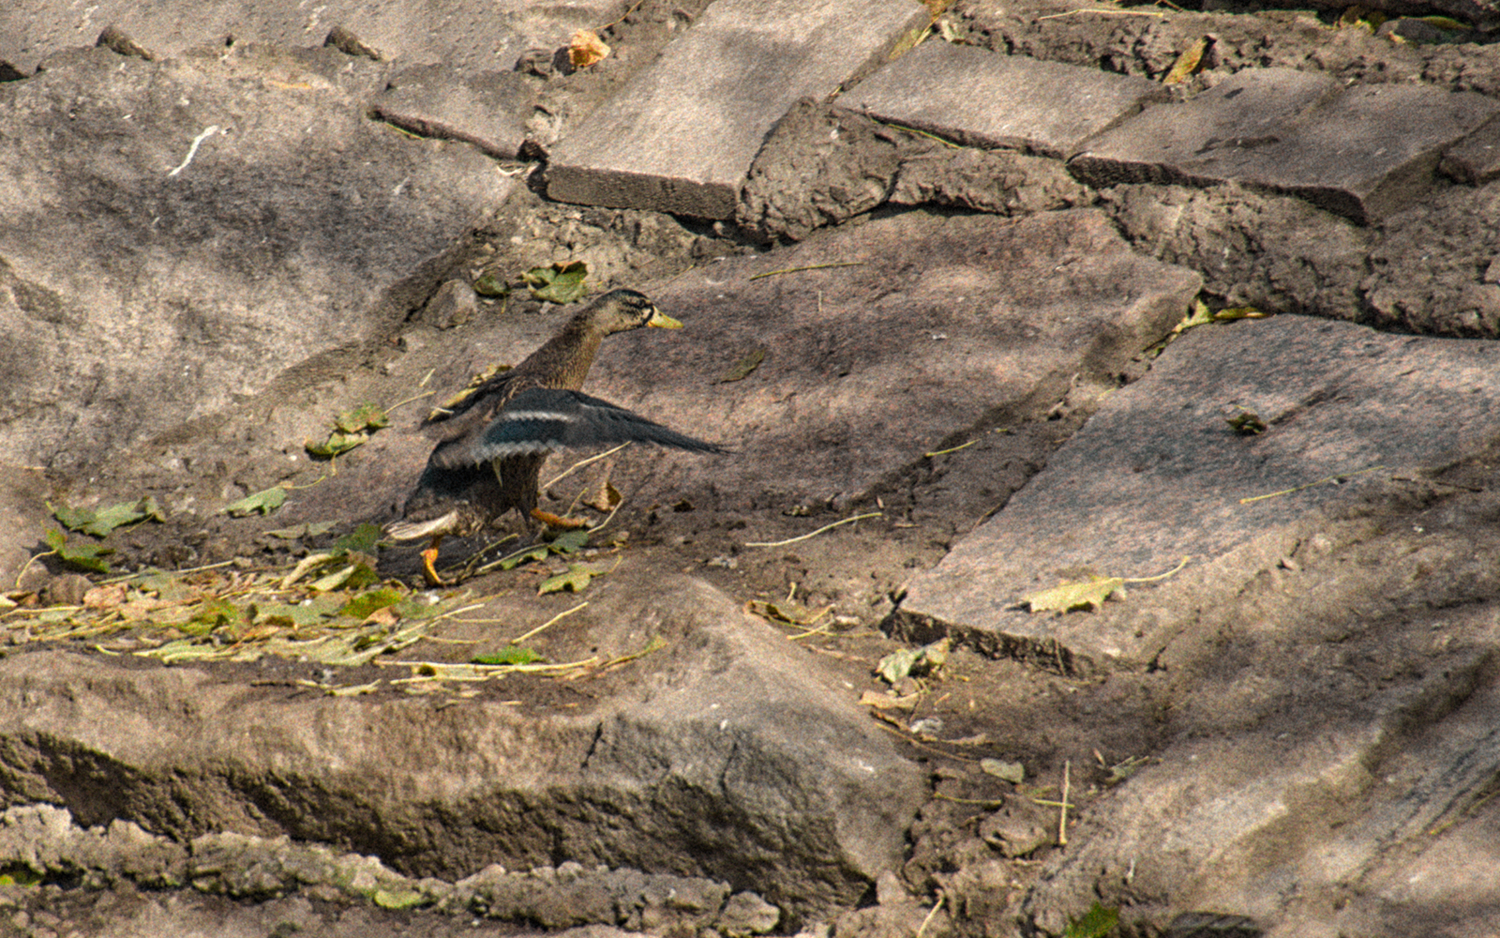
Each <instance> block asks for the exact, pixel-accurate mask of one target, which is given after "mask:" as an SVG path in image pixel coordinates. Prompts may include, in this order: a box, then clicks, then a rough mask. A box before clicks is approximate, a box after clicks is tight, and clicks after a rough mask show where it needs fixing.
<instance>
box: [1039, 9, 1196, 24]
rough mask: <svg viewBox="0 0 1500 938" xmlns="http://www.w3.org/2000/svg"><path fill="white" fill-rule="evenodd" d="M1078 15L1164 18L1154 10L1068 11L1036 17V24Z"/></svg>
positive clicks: (1163, 14)
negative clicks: (1093, 14) (1095, 14)
mask: <svg viewBox="0 0 1500 938" xmlns="http://www.w3.org/2000/svg"><path fill="white" fill-rule="evenodd" d="M1079 13H1097V14H1099V15H1100V16H1166V15H1167V14H1165V13H1158V12H1156V11H1155V10H1069V11H1068V12H1066V13H1048V14H1047V15H1046V16H1038V17H1037V22H1041V21H1042V20H1055V19H1060V18H1062V17H1064V16H1076V15H1077V14H1079Z"/></svg>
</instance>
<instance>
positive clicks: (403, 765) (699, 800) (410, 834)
mask: <svg viewBox="0 0 1500 938" xmlns="http://www.w3.org/2000/svg"><path fill="white" fill-rule="evenodd" d="M491 621H493V620H491ZM569 627H570V628H575V629H579V630H580V632H581V634H579V635H578V637H577V638H576V639H574V642H575V644H576V645H580V646H582V647H585V648H586V647H593V648H594V649H595V653H596V654H599V655H600V656H601V657H605V658H608V657H610V656H611V655H621V654H625V653H627V652H631V651H634V652H638V651H639V650H640V649H641V648H642V647H645V646H646V645H647V644H648V642H651V641H652V640H660V641H661V642H663V643H664V644H665V645H666V647H667V648H669V649H670V652H669V653H663V654H658V655H646V656H644V657H643V658H641V660H638V661H636V662H634V664H632V665H631V666H630V668H629V672H630V673H628V674H623V673H621V674H618V675H616V672H613V671H611V672H608V673H605V674H594V675H590V676H589V677H588V678H586V679H584V680H580V681H578V682H577V684H576V685H575V688H576V689H575V690H574V691H573V693H572V694H566V693H564V694H562V695H559V694H558V693H557V690H556V686H555V685H552V688H551V690H550V691H549V690H548V688H547V687H545V686H544V687H538V686H537V685H535V684H527V683H526V682H525V681H524V680H521V681H510V680H507V681H506V682H505V685H506V686H505V689H504V690H503V691H497V692H496V693H494V694H489V695H485V694H481V695H477V696H476V695H465V696H464V697H463V698H461V699H460V698H456V697H453V696H450V695H449V694H446V693H443V694H436V695H407V694H403V693H400V692H399V691H396V690H395V689H394V687H392V688H391V691H390V692H386V693H379V694H371V695H359V696H352V697H351V696H345V697H331V696H326V695H322V694H309V693H307V692H306V690H305V689H304V688H300V687H297V686H296V685H295V684H291V686H290V687H288V684H290V683H291V682H287V681H284V680H267V681H264V682H259V683H252V682H253V681H254V678H247V677H246V676H245V671H244V670H238V671H235V670H231V671H229V672H227V673H226V672H224V671H222V670H218V669H214V668H202V667H194V666H191V665H188V666H177V667H166V666H151V665H147V664H144V663H142V662H140V661H139V659H136V661H135V663H134V664H133V665H132V666H124V667H122V666H121V663H120V662H119V661H117V660H110V659H108V658H102V657H97V656H85V655H81V654H78V653H74V652H67V651H53V650H48V651H39V652H36V653H32V654H24V655H11V656H9V657H7V658H5V659H4V660H0V674H3V682H4V684H5V686H7V687H10V688H12V689H13V692H12V693H10V694H8V695H6V697H5V699H4V700H3V701H0V782H3V785H0V792H3V796H0V804H3V805H4V806H5V807H9V806H13V805H17V804H26V803H36V802H45V803H48V804H52V805H56V806H59V807H66V808H67V809H68V810H69V811H71V812H72V815H73V817H75V818H77V820H78V822H79V824H80V825H82V826H84V827H94V826H98V825H103V824H108V823H110V822H111V821H115V820H117V819H118V820H121V821H131V822H134V823H136V824H138V825H140V826H141V827H142V828H144V829H145V830H147V831H149V832H151V833H153V834H158V835H164V836H167V837H170V838H171V839H173V840H175V841H178V842H186V841H188V840H191V839H193V838H196V837H201V836H203V835H206V834H211V833H219V832H234V833H239V834H246V835H254V836H259V837H266V838H274V837H279V836H283V835H287V836H290V837H292V838H293V839H295V840H305V841H314V842H318V843H325V844H329V845H332V846H334V847H336V848H338V849H341V850H351V849H358V850H359V851H360V852H362V853H366V854H373V855H376V856H379V857H380V859H381V860H382V862H384V863H386V864H387V865H389V866H391V867H392V868H394V869H397V870H399V871H400V872H402V873H404V874H405V875H408V876H416V877H420V876H434V877H440V878H442V879H446V880H448V881H450V882H451V881H453V880H458V879H461V878H463V877H468V876H472V875H473V874H475V873H478V872H480V871H481V870H485V869H486V868H487V867H490V866H491V864H497V863H498V864H503V865H504V866H506V867H509V868H511V869H529V868H532V867H541V866H556V865H558V864H560V863H562V862H564V861H575V862H577V863H581V864H583V865H584V866H585V867H586V868H588V869H594V868H596V867H598V866H600V865H601V864H602V865H607V866H609V867H611V868H619V867H628V868H631V869H635V870H640V871H642V872H646V873H657V872H663V873H665V872H670V873H675V874H678V875H687V876H699V875H701V876H706V877H709V878H713V879H721V880H727V881H729V882H731V883H743V884H745V885H744V888H753V889H754V890H755V891H757V892H758V893H759V894H760V895H762V896H764V897H766V898H767V899H769V900H770V901H772V902H774V903H776V904H778V905H779V906H781V907H782V908H783V909H788V910H790V911H791V912H793V913H794V914H798V915H812V916H816V915H817V914H819V913H824V912H827V911H828V910H830V909H833V908H837V907H840V906H846V905H850V904H852V903H854V902H855V901H857V900H858V899H859V898H860V897H861V896H862V895H863V894H864V893H865V892H866V891H867V890H868V888H869V886H870V883H871V882H872V881H873V880H874V879H875V877H876V876H878V875H879V874H880V873H882V872H884V871H887V870H893V869H896V868H899V866H900V864H901V862H902V854H903V849H904V847H905V833H904V832H905V829H906V827H907V826H908V825H909V824H910V822H911V820H912V817H913V815H914V814H915V812H916V810H917V808H918V807H919V806H920V805H921V803H922V802H923V801H924V800H926V798H927V784H926V773H925V772H924V770H923V769H922V768H921V767H919V766H918V765H917V764H916V763H913V762H910V761H908V760H906V759H904V758H903V757H901V756H900V755H899V754H898V753H897V752H896V750H895V744H894V742H893V741H892V739H891V738H890V737H889V736H888V735H886V734H885V733H884V732H882V731H881V730H880V729H879V728H878V727H877V726H876V725H875V724H874V723H873V722H871V721H870V719H869V718H868V716H867V714H866V713H864V712H863V711H862V709H861V708H859V707H858V706H857V705H856V704H855V703H854V701H853V699H852V695H849V694H848V693H847V692H846V691H845V689H844V688H843V686H842V685H840V684H838V682H837V680H836V677H835V676H834V674H832V673H831V672H829V671H827V670H826V669H824V668H823V667H822V665H821V664H820V663H819V662H817V661H814V660H812V659H811V656H810V655H809V654H808V653H807V652H806V651H805V650H803V649H801V648H798V647H797V646H795V645H793V644H792V643H789V642H787V641H786V639H785V637H784V635H783V634H782V633H781V632H779V631H777V630H776V629H774V628H771V627H770V626H768V625H766V624H765V623H764V622H762V621H760V620H759V619H755V618H754V617H752V616H750V615H749V614H747V613H745V612H744V611H742V610H741V608H740V605H739V603H738V602H737V601H736V600H734V599H732V598H730V597H729V596H726V595H724V594H723V593H721V592H719V591H717V590H716V589H714V588H713V587H711V586H709V585H707V584H706V583H703V582H702V581H698V580H691V579H688V578H686V577H673V578H669V579H667V580H666V581H664V582H646V581H644V580H643V581H642V582H641V584H640V585H639V586H637V587H633V588H619V589H613V590H611V589H604V590H601V591H600V593H599V594H598V595H592V594H591V599H590V608H589V610H587V611H586V612H585V613H584V614H583V615H581V616H576V617H572V618H570V626H569ZM463 645H464V647H465V649H467V648H469V647H471V646H472V643H470V642H464V643H463ZM450 647H451V646H450ZM425 653H426V654H429V655H430V654H435V653H436V654H440V653H441V649H438V650H436V651H434V649H432V648H430V647H428V648H427V649H426V651H425ZM469 653H470V652H468V651H467V650H465V651H463V652H460V655H461V658H460V660H462V659H463V658H467V656H468V654H469ZM637 657H638V658H640V657H641V656H639V655H637ZM570 660H576V659H570ZM246 667H248V668H249V673H250V674H252V675H253V674H254V673H255V671H256V670H257V668H256V666H255V665H248V666H246ZM271 667H272V668H273V669H274V668H275V665H271ZM407 673H409V672H408V669H407V668H404V667H397V668H395V669H381V674H382V675H384V676H389V677H404V676H406V674H407ZM366 676H367V677H368V675H366ZM543 683H544V684H545V683H546V682H543ZM560 700H564V701H567V702H564V703H561V705H559V701H560ZM685 844H690V845H691V849H690V850H687V849H684V845H685Z"/></svg>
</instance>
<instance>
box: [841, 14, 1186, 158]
mask: <svg viewBox="0 0 1500 938" xmlns="http://www.w3.org/2000/svg"><path fill="white" fill-rule="evenodd" d="M1043 88H1045V89H1046V93H1045V94H1039V93H1038V89H1043ZM1165 97H1166V92H1165V90H1164V89H1163V88H1162V86H1161V85H1159V84H1157V83H1156V82H1152V81H1147V80H1146V79H1144V78H1137V77H1134V76H1127V75H1113V74H1110V73H1109V72H1101V71H1099V70H1098V69H1093V68H1081V67H1079V66H1076V65H1066V64H1063V63H1061V62H1043V61H1039V60H1037V59H1032V58H1028V57H1026V56H1019V55H997V54H996V53H993V52H990V51H988V50H986V49H980V48H977V47H974V46H959V45H953V44H950V43H946V42H926V43H923V44H922V45H920V46H918V47H917V48H915V49H913V50H912V51H911V52H908V53H907V54H906V55H903V56H902V57H901V58H899V59H897V60H896V61H895V62H893V63H891V64H890V65H887V66H886V67H885V68H883V69H881V70H880V71H879V72H876V73H875V74H874V75H871V76H870V77H869V78H867V79H865V80H864V81H862V82H860V83H859V85H857V86H856V87H855V88H853V89H852V90H851V91H849V92H848V93H846V94H845V95H844V96H843V97H841V98H840V99H839V105H840V106H841V107H846V108H849V109H852V110H857V111H859V112H861V113H864V114H867V115H869V116H870V117H873V118H875V119H877V120H882V121H888V122H890V123H893V124H900V125H902V126H906V127H912V128H915V129H917V130H923V131H927V132H928V133H933V134H937V135H939V136H941V137H946V138H948V139H950V140H953V141H955V142H958V143H961V144H964V145H966V146H976V147H990V148H994V147H1004V148H1008V149H1015V150H1024V151H1027V152H1029V153H1034V154H1037V155H1039V156H1051V157H1057V158H1066V157H1068V156H1071V155H1072V154H1073V153H1074V152H1075V151H1076V150H1077V149H1078V146H1079V144H1080V143H1082V142H1083V140H1084V139H1085V138H1087V137H1090V136H1092V135H1094V134H1097V133H1099V132H1101V131H1104V130H1107V129H1109V128H1110V127H1113V126H1114V125H1115V124H1117V123H1119V122H1120V121H1121V120H1123V119H1125V118H1126V117H1129V116H1130V115H1132V114H1135V113H1136V112H1137V111H1139V110H1140V109H1141V107H1142V106H1143V105H1145V104H1146V103H1147V102H1150V101H1153V100H1161V99H1163V98H1165Z"/></svg>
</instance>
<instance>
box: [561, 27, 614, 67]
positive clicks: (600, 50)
mask: <svg viewBox="0 0 1500 938" xmlns="http://www.w3.org/2000/svg"><path fill="white" fill-rule="evenodd" d="M609 53H610V48H609V46H608V45H606V44H605V42H604V40H602V39H600V38H599V35H598V33H595V32H594V31H593V30H590V29H580V30H579V31H578V32H576V33H574V34H573V39H572V41H571V42H569V43H568V62H569V63H571V64H572V66H573V67H574V68H588V67H589V66H590V65H593V64H595V63H597V62H602V61H604V60H605V59H606V58H608V57H609Z"/></svg>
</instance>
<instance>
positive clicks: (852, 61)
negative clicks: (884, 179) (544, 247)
mask: <svg viewBox="0 0 1500 938" xmlns="http://www.w3.org/2000/svg"><path fill="white" fill-rule="evenodd" d="M925 17H926V12H925V11H924V10H923V8H922V7H921V6H920V5H918V4H916V3H911V2H908V0H899V2H895V3H886V2H874V0H821V2H818V3H806V2H794V0H719V2H717V3H714V4H713V5H712V6H710V7H709V8H708V10H707V11H706V12H705V13H704V14H703V16H702V18H700V19H699V21H698V22H697V23H696V24H694V26H693V28H692V29H691V30H690V31H689V32H688V33H687V34H685V35H684V36H682V37H681V38H679V39H677V40H676V41H674V42H672V43H671V44H669V45H668V46H667V48H666V49H665V50H663V52H662V54H661V57H660V58H659V59H657V61H656V62H654V63H652V65H651V66H650V67H649V68H647V69H646V70H644V71H643V72H641V73H639V74H638V75H636V76H635V78H634V79H632V81H631V82H630V85H629V87H628V88H627V89H626V90H624V91H623V92H622V93H621V94H619V95H617V96H615V97H614V98H613V99H611V100H610V101H609V102H608V103H607V104H606V105H605V106H603V107H601V108H600V109H599V110H597V111H595V112H594V113H593V114H591V115H590V116H589V117H588V119H587V120H585V121H584V122H583V123H581V124H580V125H579V126H577V127H576V128H574V129H573V130H572V131H571V132H570V133H569V134H568V136H567V137H566V138H564V140H563V141H562V142H561V143H559V144H558V146H557V147H556V149H555V150H553V153H552V162H551V165H550V167H549V172H548V184H547V193H548V195H550V196H551V197H552V198H554V199H559V200H561V201H564V202H581V203H584V204H588V205H610V206H617V207H626V208H645V209H652V210H655V211H662V212H675V213H679V214H684V215H691V216H695V217H698V218H728V217H730V216H731V215H733V214H734V206H735V198H736V195H737V193H738V192H739V188H740V186H741V185H742V184H743V182H744V179H745V175H746V174H747V173H748V172H749V171H750V164H751V163H752V162H753V161H754V159H755V154H756V152H757V151H759V149H760V147H761V144H762V143H763V142H764V141H765V137H766V134H767V132H769V131H770V129H771V127H772V126H773V125H775V123H776V122H777V121H778V120H780V119H781V117H782V115H784V114H785V113H786V112H787V109H788V108H790V107H791V106H792V104H793V103H794V102H796V101H797V100H798V99H800V98H803V97H805V96H809V95H811V96H814V97H817V98H825V97H827V96H828V95H830V94H832V93H833V92H834V91H835V90H836V89H837V88H838V87H839V86H840V85H841V84H844V83H846V82H848V81H850V80H852V79H854V78H856V77H858V76H859V75H860V74H861V73H863V72H864V71H866V70H868V69H869V68H871V67H873V66H874V65H875V64H876V63H878V62H879V61H880V59H881V57H882V56H884V55H885V53H886V52H887V51H888V50H889V49H890V48H891V47H892V46H893V45H894V44H895V42H896V41H897V40H898V39H899V38H900V37H901V35H902V34H903V33H904V32H905V31H907V30H909V29H912V28H913V27H914V26H917V25H918V24H920V23H921V22H922V21H923V20H924V19H925Z"/></svg>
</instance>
